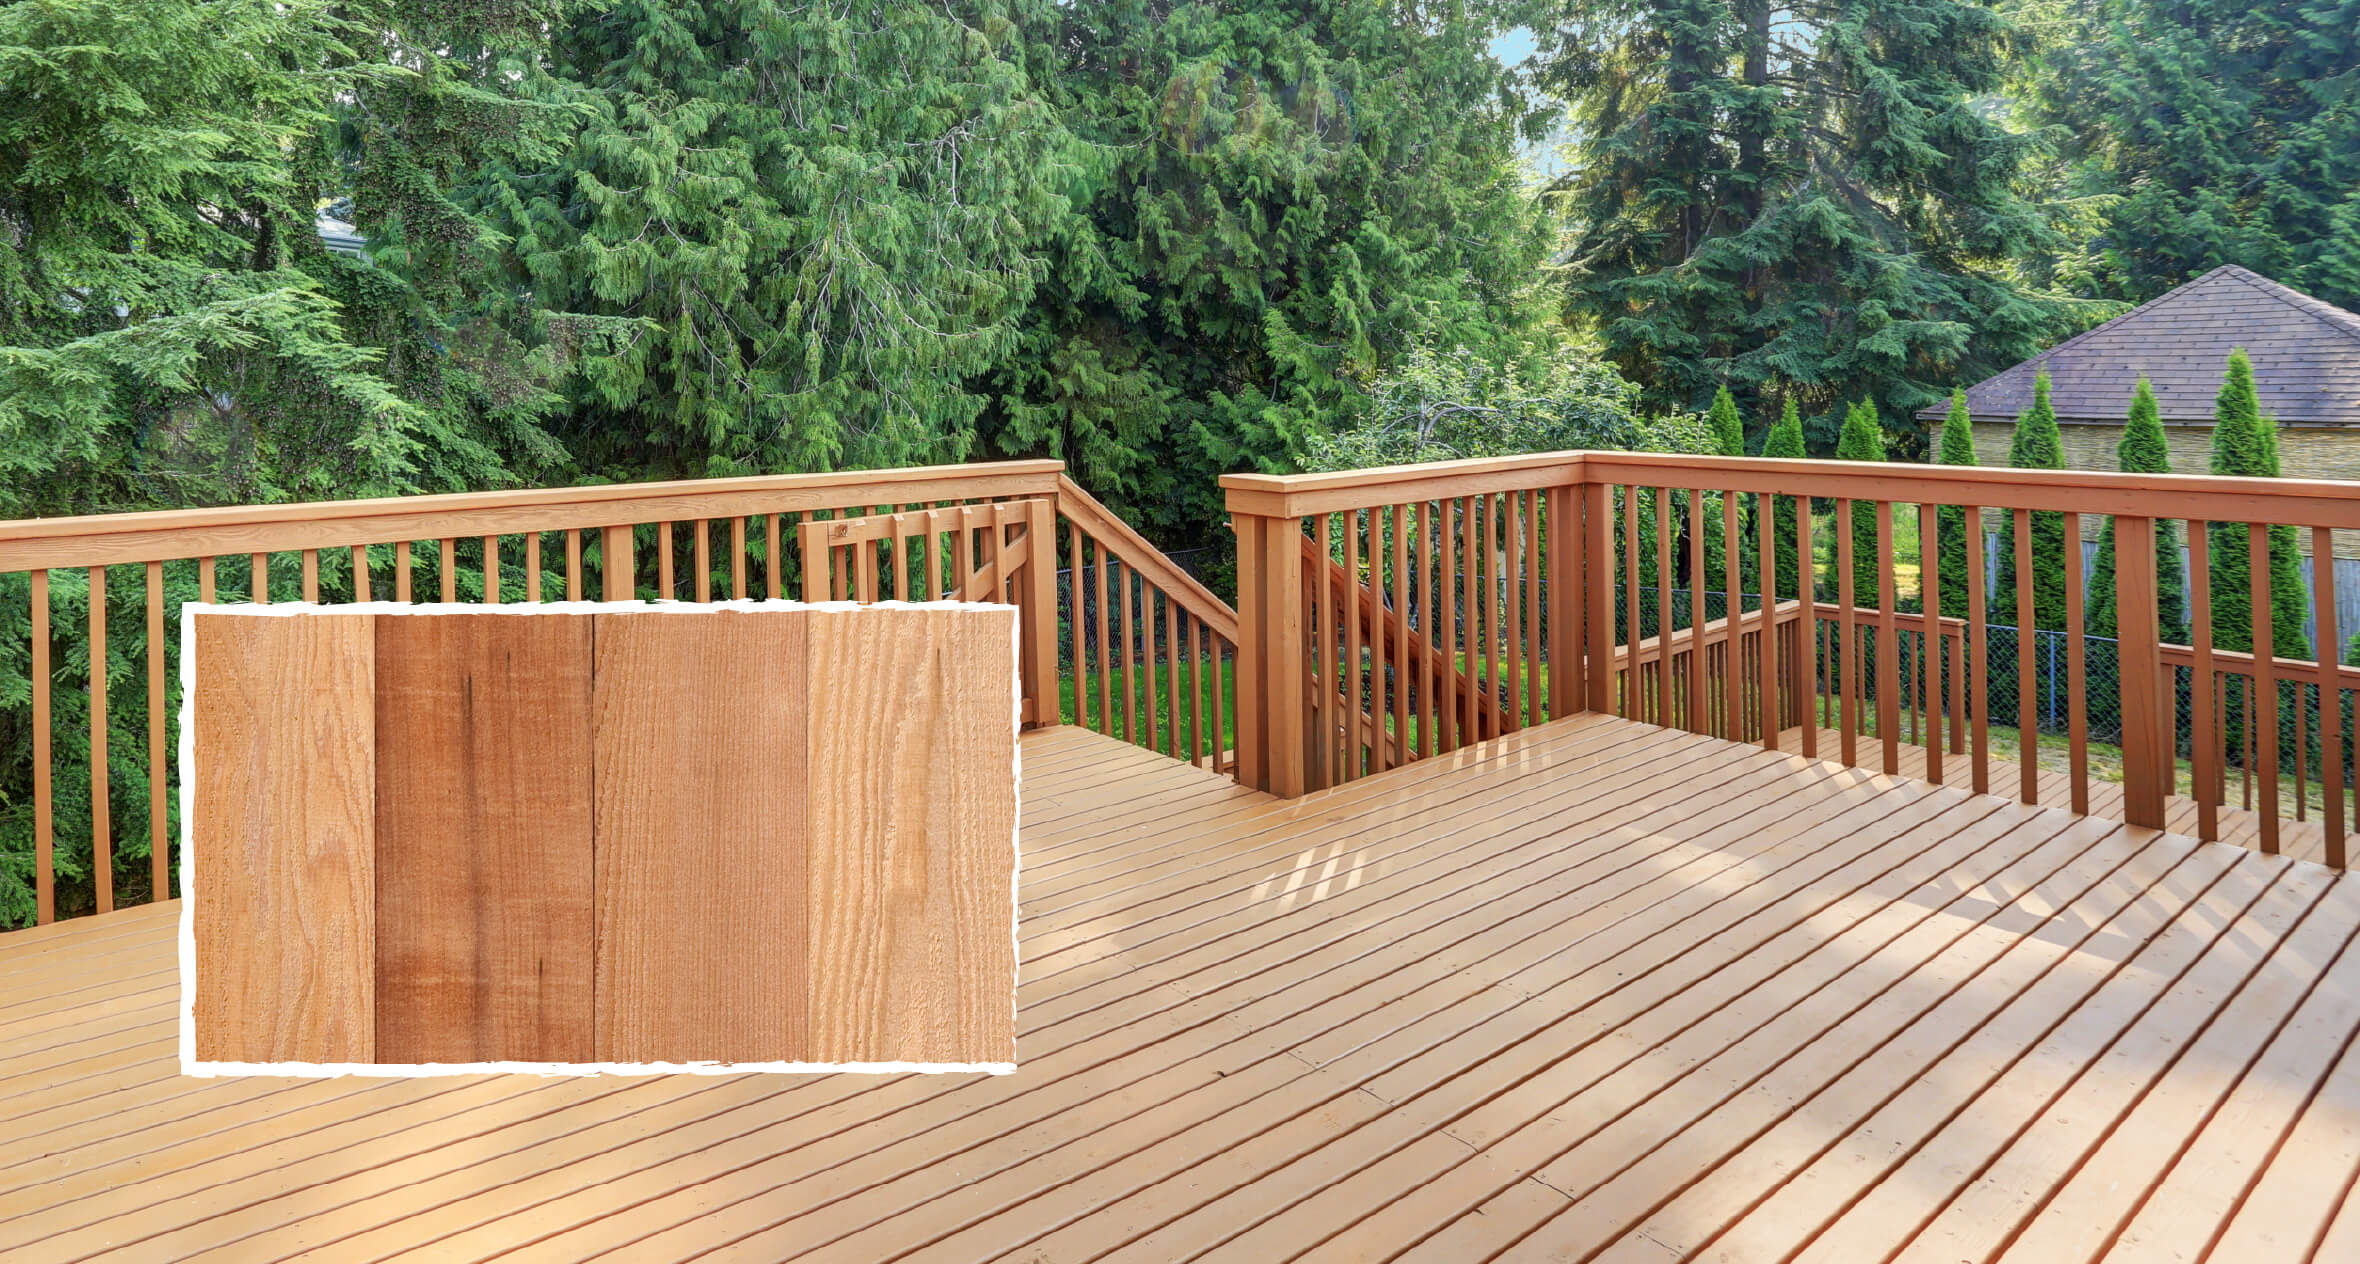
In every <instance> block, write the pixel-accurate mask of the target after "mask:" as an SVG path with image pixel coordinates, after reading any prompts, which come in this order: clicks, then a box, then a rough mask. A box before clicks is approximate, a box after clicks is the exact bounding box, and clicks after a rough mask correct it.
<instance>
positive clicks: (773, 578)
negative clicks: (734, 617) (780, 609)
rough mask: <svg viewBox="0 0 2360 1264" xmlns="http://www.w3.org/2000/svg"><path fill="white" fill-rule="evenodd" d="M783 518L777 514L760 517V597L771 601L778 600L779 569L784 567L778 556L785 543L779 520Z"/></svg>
mask: <svg viewBox="0 0 2360 1264" xmlns="http://www.w3.org/2000/svg"><path fill="white" fill-rule="evenodd" d="M784 516H785V515H783V514H777V513H767V514H764V515H762V595H763V596H764V597H767V598H769V599H770V600H772V601H777V600H778V599H779V593H780V591H781V585H780V577H781V574H782V572H781V570H780V568H781V567H782V566H784V565H785V562H784V561H783V559H781V558H780V556H779V549H780V548H781V547H782V546H783V545H784V543H785V541H784V539H783V533H782V532H781V530H780V524H779V519H780V518H782V517H784Z"/></svg>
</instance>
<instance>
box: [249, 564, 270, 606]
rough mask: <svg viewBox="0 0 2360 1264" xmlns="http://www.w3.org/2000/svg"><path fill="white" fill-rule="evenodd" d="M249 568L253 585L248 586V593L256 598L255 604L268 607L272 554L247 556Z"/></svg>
mask: <svg viewBox="0 0 2360 1264" xmlns="http://www.w3.org/2000/svg"><path fill="white" fill-rule="evenodd" d="M247 568H248V573H249V574H250V575H251V577H252V582H251V583H250V584H249V585H248V587H247V592H248V593H249V594H251V595H252V597H253V598H254V602H255V604H256V605H267V604H269V602H270V554H268V553H253V554H248V555H247Z"/></svg>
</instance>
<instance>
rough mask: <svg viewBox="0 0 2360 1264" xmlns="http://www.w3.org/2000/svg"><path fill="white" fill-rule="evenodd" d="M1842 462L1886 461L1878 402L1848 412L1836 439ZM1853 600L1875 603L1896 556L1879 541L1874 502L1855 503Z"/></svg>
mask: <svg viewBox="0 0 2360 1264" xmlns="http://www.w3.org/2000/svg"><path fill="white" fill-rule="evenodd" d="M1836 459H1837V460H1839V461H1882V460H1884V459H1885V432H1884V429H1883V427H1881V426H1879V425H1878V424H1877V410H1876V405H1874V404H1872V403H1870V402H1868V401H1867V400H1862V401H1860V402H1859V403H1857V404H1854V405H1852V407H1851V409H1850V411H1848V412H1846V413H1845V414H1844V434H1843V437H1842V438H1841V439H1839V440H1837V442H1836ZM1851 531H1852V600H1853V601H1854V602H1856V603H1858V604H1859V605H1862V606H1874V605H1876V604H1877V602H1878V592H1879V590H1880V587H1881V584H1882V578H1883V576H1884V574H1885V570H1886V568H1887V567H1888V566H1889V565H1890V564H1891V563H1892V561H1893V559H1892V558H1890V557H1887V556H1885V555H1884V554H1883V552H1882V550H1880V549H1879V547H1878V543H1877V508H1876V505H1875V504H1874V503H1873V502H1871V501H1865V500H1856V501H1853V502H1852V524H1851Z"/></svg>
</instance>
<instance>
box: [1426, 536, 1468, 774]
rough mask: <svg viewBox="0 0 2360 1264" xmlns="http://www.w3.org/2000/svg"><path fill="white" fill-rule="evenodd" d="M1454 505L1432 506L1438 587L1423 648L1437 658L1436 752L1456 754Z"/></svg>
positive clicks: (1456, 579) (1456, 648) (1457, 717)
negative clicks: (1435, 527)
mask: <svg viewBox="0 0 2360 1264" xmlns="http://www.w3.org/2000/svg"><path fill="white" fill-rule="evenodd" d="M1454 504H1455V502H1453V501H1449V500H1440V501H1436V502H1435V517H1436V518H1437V519H1438V522H1437V524H1436V525H1437V527H1438V528H1439V529H1438V530H1437V531H1436V532H1435V535H1434V556H1435V560H1436V574H1435V577H1434V578H1435V582H1436V584H1437V585H1438V587H1436V588H1435V589H1434V590H1433V597H1434V600H1433V601H1432V603H1430V604H1429V606H1428V607H1427V616H1428V617H1429V618H1431V619H1432V620H1433V621H1434V625H1435V626H1434V630H1433V631H1432V632H1431V633H1429V634H1428V635H1427V637H1426V644H1427V647H1428V649H1429V650H1430V651H1431V652H1432V653H1434V654H1435V655H1437V656H1438V657H1439V661H1438V662H1436V663H1435V665H1434V674H1435V675H1436V676H1437V677H1438V680H1437V681H1436V684H1437V686H1438V688H1439V691H1440V696H1439V697H1438V698H1436V699H1435V708H1434V711H1435V714H1434V727H1435V728H1436V729H1437V730H1438V732H1437V733H1436V741H1437V742H1438V744H1439V747H1440V749H1442V750H1445V751H1452V750H1457V749H1458V747H1459V742H1460V737H1459V671H1458V661H1459V653H1458V649H1459V616H1458V610H1457V609H1456V605H1457V600H1458V597H1457V594H1458V591H1459V579H1458V550H1457V549H1456V548H1455V547H1454V546H1453V544H1452V541H1453V540H1454V539H1456V538H1457V535H1458V532H1459V530H1460V527H1459V525H1458V522H1457V521H1456V515H1454V514H1453V512H1452V507H1453V505H1454Z"/></svg>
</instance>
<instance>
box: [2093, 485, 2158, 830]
mask: <svg viewBox="0 0 2360 1264" xmlns="http://www.w3.org/2000/svg"><path fill="white" fill-rule="evenodd" d="M2068 538H2073V537H2068ZM2076 547H2078V540H2076ZM2114 555H2115V563H2116V566H2115V592H2116V600H2115V609H2116V612H2117V614H2116V626H2115V633H2116V641H2115V644H2116V646H2117V647H2118V649H2117V653H2116V658H2117V674H2118V677H2119V679H2120V681H2121V686H2120V687H2121V691H2122V697H2121V708H2120V710H2121V715H2122V765H2123V767H2122V803H2123V820H2125V821H2127V822H2129V823H2130V824H2132V825H2142V826H2146V827H2148V828H2150V829H2162V828H2163V827H2164V800H2165V799H2166V797H2167V796H2169V795H2170V793H2171V785H2172V763H2173V746H2174V744H2175V743H2174V735H2173V732H2172V722H2171V718H2172V717H2171V708H2170V704H2169V703H2168V702H2167V701H2165V699H2166V697H2167V696H2168V693H2167V691H2166V690H2165V689H2164V687H2163V686H2164V675H2163V648H2162V634H2161V632H2160V630H2159V622H2158V614H2157V611H2156V605H2155V593H2156V570H2155V567H2156V561H2155V520H2154V519H2153V518H2139V517H2117V518H2116V519H2115V520H2114ZM2074 626H2075V627H2076V628H2079V627H2081V626H2082V625H2081V624H2079V623H2076V624H2074ZM2076 639H2079V638H2078V636H2077V637H2076Z"/></svg>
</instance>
